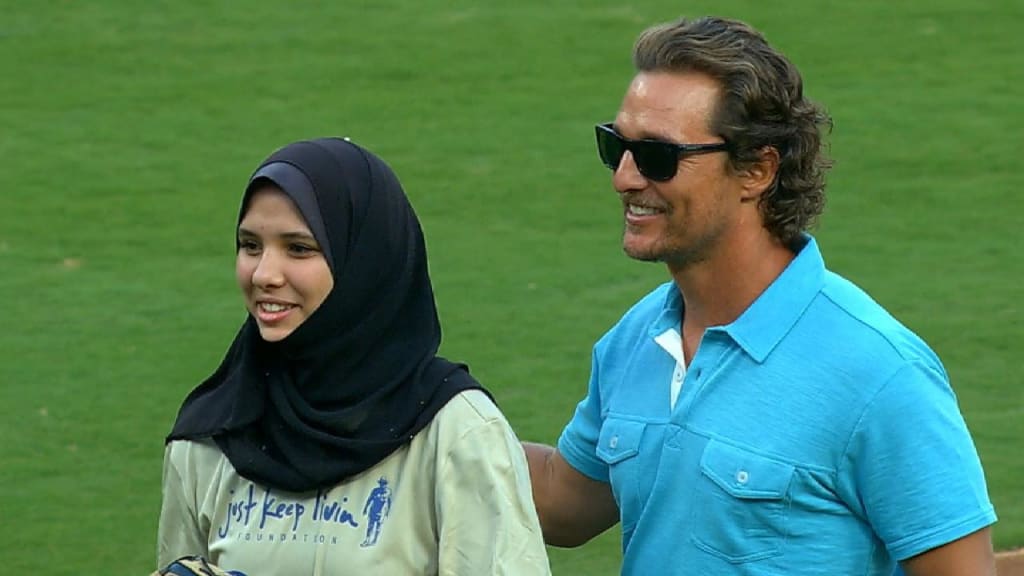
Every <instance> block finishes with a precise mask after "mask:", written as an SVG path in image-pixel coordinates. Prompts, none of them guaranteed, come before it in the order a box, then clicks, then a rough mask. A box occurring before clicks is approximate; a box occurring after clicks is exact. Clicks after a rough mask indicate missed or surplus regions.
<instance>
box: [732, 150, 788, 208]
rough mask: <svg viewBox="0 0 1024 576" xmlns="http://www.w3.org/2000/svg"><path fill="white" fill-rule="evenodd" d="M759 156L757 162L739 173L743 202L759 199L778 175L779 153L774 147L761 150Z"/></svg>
mask: <svg viewBox="0 0 1024 576" xmlns="http://www.w3.org/2000/svg"><path fill="white" fill-rule="evenodd" d="M759 155H760V159H759V160H757V161H755V162H753V163H751V164H750V165H749V166H747V167H746V168H745V169H743V170H742V171H741V172H740V175H741V176H742V177H743V196H742V200H743V201H744V202H751V201H753V200H756V199H758V198H760V197H761V194H764V192H765V190H768V188H769V187H770V186H771V185H772V183H773V182H775V176H776V175H777V174H778V173H779V151H778V150H777V149H776V148H775V147H774V146H765V147H764V148H761V150H760V152H759Z"/></svg>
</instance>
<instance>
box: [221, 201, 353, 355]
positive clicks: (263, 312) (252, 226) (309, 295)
mask: <svg viewBox="0 0 1024 576" xmlns="http://www.w3.org/2000/svg"><path fill="white" fill-rule="evenodd" d="M235 274H236V275H237V277H238V286H239V287H240V288H241V289H242V296H243V297H244V298H245V306H246V308H248V310H249V313H250V314H252V316H253V318H255V319H256V324H257V325H258V326H259V329H260V336H262V337H263V339H264V340H266V341H268V342H277V341H280V340H282V339H284V338H285V337H286V336H288V335H289V334H291V333H292V331H294V330H295V329H296V328H298V327H299V325H300V324H302V323H303V322H305V321H306V319H307V318H309V317H310V316H311V315H312V314H313V312H314V311H316V309H317V308H319V307H320V304H322V303H323V301H324V299H325V298H327V295H328V294H330V292H331V289H332V288H333V287H334V277H333V276H331V269H330V266H328V265H327V260H326V259H325V258H324V254H323V252H322V251H321V249H320V245H319V244H318V243H317V241H316V239H315V238H314V237H313V233H312V232H310V230H309V226H307V225H306V221H305V220H304V219H303V218H302V215H301V214H300V213H299V210H298V208H297V207H296V206H295V204H294V203H293V202H292V200H291V199H290V198H289V197H288V196H286V195H285V193H284V192H282V191H281V190H280V189H278V188H277V187H275V186H273V185H268V186H265V187H263V188H260V189H258V190H256V191H255V192H253V194H252V196H251V197H250V198H249V206H248V209H247V210H246V212H245V216H244V217H243V218H242V221H241V222H240V223H239V225H238V258H237V260H236V261H235Z"/></svg>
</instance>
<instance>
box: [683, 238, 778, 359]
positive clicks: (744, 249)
mask: <svg viewBox="0 0 1024 576" xmlns="http://www.w3.org/2000/svg"><path fill="white" fill-rule="evenodd" d="M794 257H795V255H794V253H793V251H792V250H791V249H790V248H788V247H786V246H785V245H783V244H782V243H781V242H779V241H778V240H777V239H775V238H774V237H773V236H771V235H770V234H769V233H768V232H767V230H764V231H762V232H759V233H757V234H753V235H749V236H745V237H739V238H736V239H732V240H731V241H726V240H725V239H723V241H722V242H720V243H719V245H718V246H716V249H715V252H714V253H713V254H711V255H710V257H709V258H707V259H706V260H704V261H701V262H697V263H693V264H689V265H687V266H683V267H673V266H672V265H669V272H670V273H671V274H672V278H673V280H674V281H675V284H676V287H677V288H678V289H679V291H680V293H681V294H682V297H683V302H684V305H685V317H684V319H683V327H682V328H683V335H684V339H686V336H687V335H690V336H691V338H692V337H693V336H696V338H698V339H699V338H700V335H701V334H703V333H704V330H705V329H707V328H708V327H710V326H721V325H724V324H729V323H731V322H733V321H734V320H736V319H737V318H739V316H740V315H741V314H743V312H744V311H745V310H746V309H747V308H748V307H750V305H751V304H752V303H753V302H754V300H756V299H757V297H758V296H760V295H761V293H762V292H764V291H765V289H766V288H768V286H769V285H770V284H771V283H772V282H773V281H775V279H776V278H778V277H779V275H780V274H782V271H783V270H785V268H786V266H788V265H789V263H790V262H791V261H792V260H793V258H794Z"/></svg>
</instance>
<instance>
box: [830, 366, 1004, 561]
mask: <svg viewBox="0 0 1024 576" xmlns="http://www.w3.org/2000/svg"><path fill="white" fill-rule="evenodd" d="M840 471H841V474H840V485H839V488H840V490H841V492H842V493H843V495H844V497H845V499H846V500H847V501H848V502H849V503H851V506H852V507H853V508H854V509H855V510H857V511H858V512H859V513H861V514H863V515H864V516H865V517H866V518H867V520H868V522H869V523H870V524H871V526H872V528H873V529H874V531H875V533H876V534H877V535H878V537H879V538H881V540H882V541H883V542H884V543H885V545H886V547H887V549H888V550H889V553H890V554H891V555H892V556H893V557H894V558H895V559H897V560H905V559H907V558H909V557H911V556H915V555H917V554H920V553H922V552H926V551H928V550H931V549H932V548H935V547H938V546H941V545H943V544H948V543H949V542H952V541H953V540H957V539H959V538H961V537H963V536H967V535H968V534H970V533H972V532H975V531H977V530H980V529H981V528H984V527H985V526H988V525H989V524H992V523H993V522H995V521H996V515H995V511H994V509H993V507H992V504H991V502H990V500H989V497H988V491H987V488H986V485H985V476H984V473H983V471H982V467H981V462H980V459H979V458H978V453H977V450H976V449H975V446H974V442H973V441H972V439H971V436H970V433H969V431H968V429H967V424H966V423H965V422H964V419H963V416H962V415H961V413H960V409H959V407H958V405H957V401H956V396H955V395H954V393H953V390H952V389H951V388H950V386H949V383H948V381H947V379H946V376H945V372H944V371H943V370H942V369H941V367H936V366H932V365H929V364H923V363H921V362H911V363H908V364H906V365H905V366H903V367H902V368H900V369H899V370H898V371H897V372H896V373H895V374H894V375H893V377H892V378H890V380H889V381H888V382H887V383H886V384H885V385H884V386H883V387H882V388H881V389H880V391H879V392H878V394H877V395H876V396H875V398H874V399H873V400H872V401H871V402H870V403H869V404H868V405H867V407H866V408H865V410H864V412H863V413H862V415H861V418H860V421H859V422H858V424H857V426H856V428H855V429H854V432H853V435H852V437H851V439H850V443H849V446H848V448H847V450H846V453H845V458H844V460H843V464H842V469H841V470H840Z"/></svg>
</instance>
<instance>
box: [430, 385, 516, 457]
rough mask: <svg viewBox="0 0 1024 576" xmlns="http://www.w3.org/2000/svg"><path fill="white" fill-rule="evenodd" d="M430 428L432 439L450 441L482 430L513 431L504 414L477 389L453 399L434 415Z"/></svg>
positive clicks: (488, 397)
mask: <svg viewBox="0 0 1024 576" xmlns="http://www.w3.org/2000/svg"><path fill="white" fill-rule="evenodd" d="M428 428H429V429H430V434H431V436H434V437H435V438H437V439H444V440H447V441H451V440H454V439H456V438H462V437H465V436H466V435H468V434H470V433H479V432H481V431H482V430H492V431H494V432H495V433H499V434H504V433H506V432H511V427H510V426H509V423H508V420H506V418H505V415H504V414H502V412H501V410H500V409H499V408H498V406H497V405H496V404H495V403H494V401H493V400H491V397H490V396H488V395H487V393H486V392H484V391H482V390H478V389H471V390H463V391H462V392H459V393H458V394H456V395H455V396H453V397H452V399H451V400H449V401H448V403H447V404H445V405H444V407H443V408H441V409H440V410H439V411H438V412H437V414H435V415H434V419H433V421H432V422H431V423H430V425H429V426H428ZM441 443H442V444H446V443H447V442H441Z"/></svg>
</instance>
